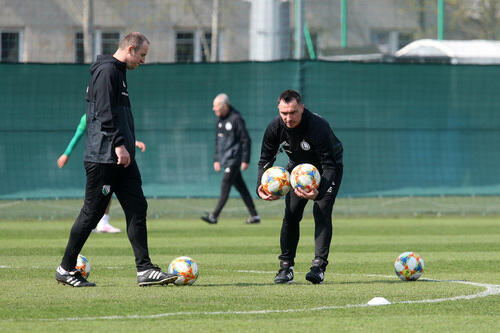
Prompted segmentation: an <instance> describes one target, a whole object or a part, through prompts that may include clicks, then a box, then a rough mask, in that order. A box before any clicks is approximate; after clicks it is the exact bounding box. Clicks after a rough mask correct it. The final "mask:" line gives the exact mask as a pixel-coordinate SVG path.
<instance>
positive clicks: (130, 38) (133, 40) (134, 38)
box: [120, 32, 149, 50]
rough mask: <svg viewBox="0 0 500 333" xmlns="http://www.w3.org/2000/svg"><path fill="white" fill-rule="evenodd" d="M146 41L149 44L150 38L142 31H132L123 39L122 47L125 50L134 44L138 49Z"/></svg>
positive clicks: (135, 48)
mask: <svg viewBox="0 0 500 333" xmlns="http://www.w3.org/2000/svg"><path fill="white" fill-rule="evenodd" d="M144 43H148V44H149V40H148V39H147V38H146V36H144V35H143V34H141V33H140V32H131V33H129V34H128V35H127V36H125V37H123V39H122V40H121V42H120V49H122V50H123V49H126V48H127V47H129V46H130V45H132V46H133V47H134V50H138V49H140V48H141V47H142V44H144Z"/></svg>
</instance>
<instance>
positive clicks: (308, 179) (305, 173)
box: [290, 163, 321, 192]
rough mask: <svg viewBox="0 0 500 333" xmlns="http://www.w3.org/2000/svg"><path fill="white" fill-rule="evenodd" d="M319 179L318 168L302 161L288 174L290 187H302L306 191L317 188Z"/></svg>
mask: <svg viewBox="0 0 500 333" xmlns="http://www.w3.org/2000/svg"><path fill="white" fill-rule="evenodd" d="M320 181H321V175H320V174H319V171H318V169H317V168H316V167H315V166H314V165H312V164H309V163H302V164H299V165H297V166H296V167H295V168H293V170H292V173H291V175H290V183H291V184H292V187H293V188H294V189H295V188H298V187H300V188H302V189H304V190H305V191H306V192H309V191H311V190H312V189H313V188H318V187H319V183H320Z"/></svg>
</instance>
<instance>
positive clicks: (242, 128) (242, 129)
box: [238, 117, 252, 163]
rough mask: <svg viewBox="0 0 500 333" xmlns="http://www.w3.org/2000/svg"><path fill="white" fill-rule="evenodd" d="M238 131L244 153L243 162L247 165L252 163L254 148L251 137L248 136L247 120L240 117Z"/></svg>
mask: <svg viewBox="0 0 500 333" xmlns="http://www.w3.org/2000/svg"><path fill="white" fill-rule="evenodd" d="M238 130H239V136H240V144H241V151H242V155H241V161H242V162H245V163H250V150H251V147H252V140H251V139H250V135H248V131H247V128H246V125H245V120H244V119H243V118H242V117H239V122H238Z"/></svg>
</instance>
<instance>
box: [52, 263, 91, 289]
mask: <svg viewBox="0 0 500 333" xmlns="http://www.w3.org/2000/svg"><path fill="white" fill-rule="evenodd" d="M56 281H57V283H61V284H66V285H68V286H72V287H95V283H92V282H89V281H87V280H86V279H85V278H84V277H83V276H82V272H81V271H79V270H78V269H75V270H72V271H70V272H68V271H65V270H63V269H61V267H58V268H57V270H56Z"/></svg>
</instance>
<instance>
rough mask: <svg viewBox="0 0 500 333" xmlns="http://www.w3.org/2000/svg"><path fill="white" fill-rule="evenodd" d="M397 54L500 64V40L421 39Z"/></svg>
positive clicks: (402, 57) (408, 56) (398, 56)
mask: <svg viewBox="0 0 500 333" xmlns="http://www.w3.org/2000/svg"><path fill="white" fill-rule="evenodd" d="M395 56H396V58H400V59H404V58H449V60H450V62H451V63H452V64H482V65H489V64H500V41H491V40H435V39H420V40H417V41H414V42H412V43H410V44H408V45H406V46H405V47H403V48H402V49H400V50H398V51H397V52H396V54H395Z"/></svg>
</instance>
